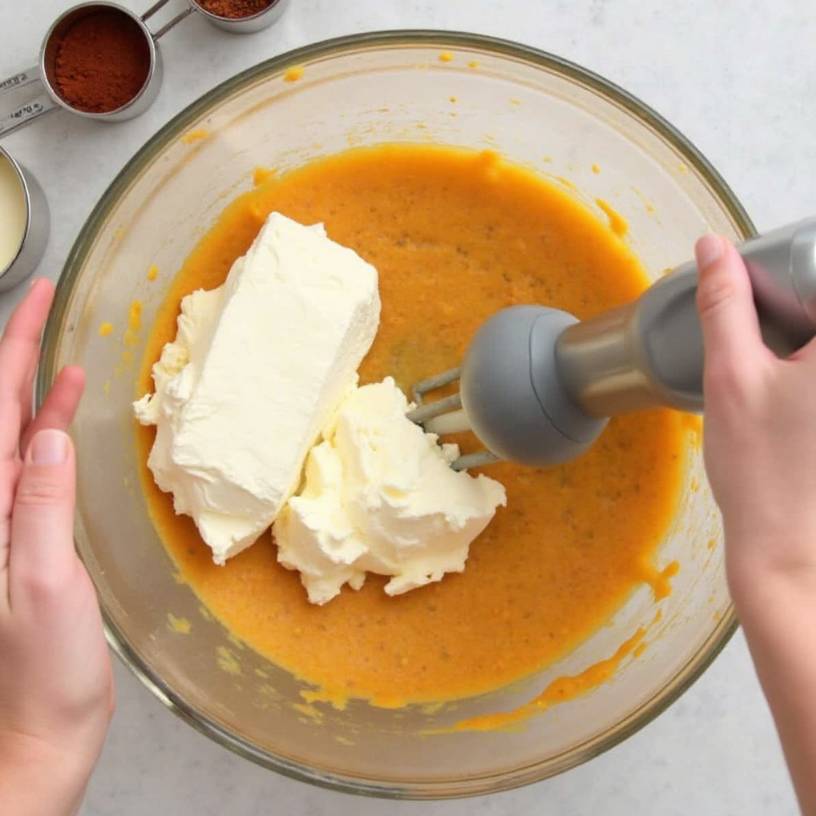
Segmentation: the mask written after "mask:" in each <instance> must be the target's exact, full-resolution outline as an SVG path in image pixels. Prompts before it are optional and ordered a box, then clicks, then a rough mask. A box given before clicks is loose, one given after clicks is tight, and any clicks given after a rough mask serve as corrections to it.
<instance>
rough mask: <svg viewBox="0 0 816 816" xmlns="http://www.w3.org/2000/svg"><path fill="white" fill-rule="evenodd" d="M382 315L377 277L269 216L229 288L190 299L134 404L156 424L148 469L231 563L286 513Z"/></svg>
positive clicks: (302, 229) (340, 250)
mask: <svg viewBox="0 0 816 816" xmlns="http://www.w3.org/2000/svg"><path fill="white" fill-rule="evenodd" d="M379 319H380V298H379V293H378V282H377V271H376V269H374V267H373V266H371V265H370V264H368V263H366V262H365V261H363V260H362V259H361V258H360V257H359V256H358V255H357V254H356V253H355V252H353V251H352V250H350V249H347V248H345V247H342V246H340V245H339V244H336V243H334V242H333V241H331V240H330V239H329V238H328V237H327V236H326V232H325V230H324V229H323V226H322V225H320V224H318V225H315V226H311V227H306V226H303V225H301V224H298V223H296V222H295V221H292V220H290V219H288V218H286V217H284V216H282V215H280V214H278V213H273V214H272V215H270V217H269V218H268V220H267V221H266V223H265V225H264V226H263V228H262V229H261V232H260V233H259V234H258V237H257V238H256V240H255V242H254V243H253V244H252V247H251V248H250V249H249V251H248V252H247V253H246V255H245V256H244V257H242V258H239V259H238V260H237V261H236V262H235V264H234V265H233V267H232V269H231V270H230V273H229V276H228V277H227V280H226V282H225V283H224V285H223V286H221V287H219V288H218V289H214V290H212V291H209V292H205V291H198V292H194V293H193V294H191V295H189V296H187V297H185V298H184V299H183V301H182V304H181V315H180V317H179V319H178V334H177V336H176V338H175V340H174V341H173V342H172V343H168V344H167V345H166V346H165V347H164V349H163V351H162V354H161V359H160V360H159V361H158V363H156V365H155V366H154V367H153V372H152V373H153V382H154V385H155V393H154V394H152V395H150V394H148V395H145V396H144V397H143V398H142V399H140V400H139V401H138V402H136V403H135V404H134V410H135V414H136V417H137V419H138V420H139V421H140V422H141V423H142V424H143V425H156V427H157V433H156V441H155V444H154V445H153V448H152V450H151V452H150V456H149V459H148V466H149V467H150V469H151V471H152V472H153V476H154V478H155V481H156V484H157V485H158V486H159V487H160V488H161V489H162V490H164V491H166V492H172V494H173V497H174V504H175V510H176V513H185V514H187V515H190V516H192V517H193V519H194V520H195V523H196V525H197V527H198V530H199V532H200V533H201V537H202V538H203V539H204V541H206V543H207V544H208V545H209V546H210V547H211V548H212V551H213V560H214V561H215V563H217V564H223V563H224V562H225V561H226V559H227V558H230V557H231V556H234V555H236V554H237V553H239V552H241V551H242V550H243V549H245V548H246V547H248V546H249V545H251V544H252V543H253V542H255V541H256V540H257V538H258V537H259V536H260V535H261V533H263V532H264V531H265V530H266V529H267V528H268V527H269V526H270V524H271V523H272V522H273V521H274V520H275V519H276V517H277V516H278V514H279V512H280V510H281V508H282V507H283V506H284V504H285V502H286V501H287V499H288V498H289V497H290V496H291V495H292V493H293V492H294V491H295V489H296V488H297V486H298V483H299V480H300V477H301V472H302V470H303V465H304V462H305V460H306V457H307V455H308V453H309V449H310V448H311V447H312V446H313V445H314V444H315V443H316V442H317V441H318V438H319V435H320V431H321V429H322V428H323V427H324V426H325V425H326V423H327V422H328V420H329V419H330V417H331V415H332V413H333V412H334V411H335V409H336V408H337V405H338V404H339V403H340V401H341V400H342V398H343V397H344V396H345V394H347V393H348V392H349V391H350V390H352V389H353V388H354V387H355V386H356V383H357V373H356V372H357V368H358V366H359V365H360V363H361V362H362V360H363V357H365V355H366V353H367V352H368V350H369V348H370V347H371V343H372V342H373V340H374V336H375V335H376V333H377V328H378V327H379Z"/></svg>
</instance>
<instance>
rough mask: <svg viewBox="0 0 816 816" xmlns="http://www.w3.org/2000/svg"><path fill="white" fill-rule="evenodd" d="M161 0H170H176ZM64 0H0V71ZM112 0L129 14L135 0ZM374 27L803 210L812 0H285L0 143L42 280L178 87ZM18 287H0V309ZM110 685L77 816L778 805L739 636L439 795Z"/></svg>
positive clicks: (612, 814) (768, 220) (766, 208)
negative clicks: (263, 757) (457, 56)
mask: <svg viewBox="0 0 816 816" xmlns="http://www.w3.org/2000/svg"><path fill="white" fill-rule="evenodd" d="M173 3H174V4H175V7H176V8H182V7H183V0H173ZM67 5H68V2H65V3H55V2H54V0H25V2H18V3H11V2H10V0H6V1H5V2H3V3H2V4H0V43H2V48H0V76H8V75H10V74H12V73H16V72H17V71H18V70H20V69H23V68H27V67H29V65H32V64H33V63H34V62H35V59H36V54H37V53H38V49H39V46H40V41H41V38H42V37H43V35H44V33H45V31H46V29H47V27H48V25H49V24H50V22H51V21H52V19H53V17H54V15H55V14H56V12H57V10H58V9H61V8H62V7H63V6H67ZM125 5H127V6H129V7H132V8H134V10H136V11H139V12H143V11H144V10H145V8H146V7H147V6H148V5H149V2H148V0H145V2H144V3H140V2H135V1H134V0H126V2H125ZM536 7H538V9H539V10H534V9H536ZM387 28H447V29H459V30H471V31H475V32H478V33H483V34H491V35H495V36H500V37H505V38H508V39H513V40H517V41H520V42H522V43H525V44H527V45H531V46H536V47H538V48H541V49H544V50H547V51H551V52H553V53H555V54H558V55H560V56H562V57H566V58H568V59H570V60H573V61H575V62H578V63H580V64H582V65H584V66H586V67H588V68H591V69H593V70H595V71H597V72H598V73H600V74H602V75H604V76H606V77H607V78H609V79H611V80H613V81H614V82H616V83H618V84H620V85H622V86H623V87H624V88H626V89H628V90H629V91H631V92H633V93H634V94H636V95H637V96H639V97H640V98H641V99H643V100H644V101H645V102H647V103H648V104H650V105H652V106H653V107H654V108H656V109H657V110H658V111H659V112H660V113H662V114H663V115H664V116H666V117H667V118H668V119H669V120H670V121H671V122H673V123H674V124H675V125H676V126H678V127H679V128H680V130H681V131H683V132H684V133H685V134H686V135H687V136H688V137H690V138H691V140H692V141H693V142H695V143H696V144H697V146H698V147H699V148H700V149H701V150H702V151H703V153H705V154H706V155H707V156H708V158H709V159H711V160H712V162H713V163H714V165H715V166H716V167H717V168H718V169H719V170H720V171H721V173H722V174H723V176H724V177H725V179H726V180H727V181H728V182H729V183H730V185H731V186H732V188H733V189H734V190H735V192H736V193H737V195H738V197H739V198H740V199H741V200H742V202H743V203H744V205H745V206H746V208H747V210H748V212H749V213H750V215H751V216H752V218H753V219H754V221H755V223H756V224H757V226H758V227H759V228H760V229H763V228H768V227H771V226H774V225H777V224H781V223H783V222H785V221H787V220H789V219H794V218H797V217H801V216H804V215H806V214H812V213H814V212H816V186H814V184H813V181H812V178H811V176H810V173H813V172H814V171H816V159H815V158H814V157H815V156H816V153H814V150H813V134H814V133H816V104H814V99H816V59H814V56H813V47H812V44H813V42H816V9H815V8H814V6H813V3H812V0H787V2H784V3H779V2H777V0H751V2H744V0H720V2H718V3H716V4H714V3H711V2H710V1H709V0H685V2H682V3H669V2H666V1H665V0H648V2H643V0H552V2H547V3H533V2H530V0H526V2H525V0H446V2H442V0H342V2H337V0H335V1H334V2H332V0H292V2H291V6H290V8H289V10H288V11H287V13H286V15H285V16H284V18H283V19H282V20H281V21H280V22H279V23H278V24H277V25H276V26H274V27H273V28H272V29H270V30H268V31H266V32H263V33H261V34H256V35H253V36H251V37H242V38H235V37H232V36H230V35H228V34H224V33H223V32H220V31H217V30H215V29H213V28H212V27H210V26H209V25H208V24H207V23H205V22H204V21H203V20H201V19H199V18H198V17H194V18H190V19H188V20H187V21H185V22H184V23H183V24H182V25H180V26H179V27H178V28H176V29H175V30H173V31H172V32H170V33H169V34H168V35H167V36H166V37H165V38H164V39H163V40H162V51H163V53H164V60H165V81H164V86H163V89H162V93H161V95H160V97H159V99H158V101H157V102H156V104H155V105H154V106H153V108H152V109H151V110H150V111H148V112H147V113H146V114H145V115H144V116H142V117H141V118H139V119H136V120H134V121H131V122H127V123H124V124H121V125H115V126H107V127H105V126H99V125H96V124H94V123H89V122H87V121H84V120H81V119H78V118H76V117H72V116H70V115H69V114H65V113H63V112H59V113H56V114H52V115H51V116H50V117H48V118H47V119H45V120H43V121H41V122H39V123H37V124H35V125H34V126H32V127H29V128H27V129H25V130H23V131H21V132H18V133H16V134H13V135H12V136H10V137H8V138H7V139H6V140H4V142H3V145H4V147H6V148H7V149H8V150H10V151H11V152H12V153H13V154H14V155H15V157H16V158H18V159H19V160H20V161H22V162H23V163H24V164H26V165H27V166H28V167H29V168H30V169H31V170H32V171H33V172H34V174H35V175H36V176H37V177H38V178H39V180H40V181H41V183H42V184H43V186H44V187H45V188H46V191H47V195H48V198H49V200H50V203H51V210H52V217H53V226H52V232H51V240H50V244H49V247H48V251H47V254H46V257H45V259H44V261H43V264H42V266H41V268H40V274H46V275H50V276H51V277H53V278H55V279H56V278H57V277H58V275H59V272H60V268H61V265H62V262H63V260H64V258H65V257H66V254H67V253H68V250H69V248H70V245H71V243H72V242H73V240H74V238H75V237H76V235H77V232H78V231H79V229H80V228H81V226H82V223H83V221H84V219H85V217H86V215H87V214H88V213H89V211H90V209H91V207H92V206H93V204H94V203H95V202H96V200H97V198H98V197H99V195H100V194H101V193H102V191H103V190H104V189H105V187H106V186H107V185H108V183H109V182H110V180H111V179H112V178H113V176H114V174H115V173H116V172H117V171H118V170H119V169H120V168H121V166H122V165H123V164H124V163H125V162H126V161H127V160H128V159H129V158H130V156H131V155H132V154H133V153H134V152H135V151H136V150H137V149H138V148H139V147H140V146H141V144H142V143H143V142H144V141H145V140H146V139H147V138H148V137H149V136H150V135H151V134H153V132H154V131H155V130H156V129H157V128H158V127H159V126H160V125H162V124H164V123H165V122H166V121H167V120H168V119H169V118H170V117H171V116H173V115H174V114H175V113H177V112H178V111H179V110H181V109H182V108H183V107H184V106H186V105H187V104H188V103H189V102H191V101H192V100H194V99H196V98H197V97H198V96H200V95H201V94H203V93H204V92H206V91H207V90H208V89H209V88H211V87H212V86H214V85H215V84H217V83H219V82H221V81H222V80H224V79H226V78H227V77H229V76H231V75H232V74H234V73H236V72H237V71H239V70H242V69H244V68H246V67H248V66H250V65H252V64H254V63H256V62H258V61H260V60H261V59H263V58H266V57H269V56H272V55H274V54H278V53H280V52H283V51H285V50H288V49H290V48H293V47H296V46H301V45H304V44H306V43H309V42H313V41H316V40H321V39H325V38H327V37H333V36H336V35H341V34H349V33H353V32H358V31H364V30H377V29H387ZM24 288H25V287H18V289H17V290H15V291H12V292H10V293H6V294H4V295H1V296H0V325H3V324H4V323H5V320H6V319H7V317H8V314H9V312H10V310H11V308H12V307H13V305H14V304H15V303H16V301H17V300H19V298H20V297H21V296H22V290H23V289H24ZM116 681H117V684H118V701H119V702H118V708H117V713H116V716H115V718H114V721H113V726H112V729H111V732H110V736H109V739H108V742H107V747H106V749H105V752H104V755H103V757H102V760H101V762H100V765H99V767H98V770H97V772H96V775H95V777H94V779H93V782H92V784H91V787H90V791H89V794H88V798H87V802H86V804H85V807H84V810H83V811H82V814H83V816H92V814H93V815H96V814H104V815H105V816H143V815H144V814H151V816H185V814H191V816H192V814H195V816H214V815H215V814H219V816H220V814H222V813H229V814H231V816H251V814H286V816H320V815H321V814H332V816H344V814H354V816H365V814H380V813H383V812H388V813H394V814H399V813H409V812H412V813H416V812H422V813H424V814H429V816H430V814H439V815H440V816H464V814H471V813H473V812H474V811H475V812H478V813H484V814H492V815H493V816H505V815H506V814H507V815H508V816H509V814H514V816H523V814H533V813H536V814H538V813H548V814H559V816H568V815H569V814H595V813H598V814H604V816H637V814H649V816H656V815H657V814H659V815H660V816H670V815H671V814H678V815H679V814H688V813H703V814H709V813H718V814H740V816H760V814H762V816H765V814H769V813H773V814H775V815H776V816H783V815H784V814H793V813H796V807H795V802H794V798H793V794H792V791H791V788H790V785H789V781H788V777H787V773H786V770H785V766H784V763H783V761H782V756H781V752H780V749H779V745H778V742H777V738H776V735H775V732H774V729H773V724H772V721H771V719H770V716H769V713H768V710H767V706H766V704H765V701H764V699H763V697H762V694H761V692H760V689H759V686H758V684H757V681H756V678H755V676H754V671H753V667H752V665H751V662H750V659H749V656H748V652H747V649H746V646H745V641H744V639H743V638H742V636H741V635H739V634H738V635H737V636H736V637H735V638H734V639H733V640H732V642H731V643H730V645H729V646H728V647H727V648H726V650H725V651H724V652H723V654H722V655H721V657H720V658H719V659H718V660H717V661H716V663H715V664H714V666H713V667H712V668H711V669H709V671H708V672H707V673H706V674H705V676H704V677H703V678H702V679H701V680H700V681H699V682H698V683H697V684H696V685H695V686H694V687H693V688H692V689H691V690H690V691H689V692H688V693H687V694H686V695H685V696H684V697H683V698H682V699H681V700H680V701H679V702H678V703H676V704H675V705H674V706H673V707H672V708H671V709H670V710H669V711H668V712H666V713H665V714H663V715H662V716H661V717H659V718H658V720H657V721H656V722H654V723H652V724H651V725H649V726H648V727H647V728H645V729H644V730H643V731H641V732H640V733H638V734H637V735H635V736H634V737H632V738H631V739H629V740H628V741H627V742H625V743H624V744H623V745H621V746H619V747H617V748H615V749H614V750H612V751H611V752H609V753H607V754H605V755H604V756H602V757H601V758H599V759H596V760H594V761H593V762H591V763H589V764H587V765H584V766H583V767H581V768H578V769H576V770H574V771H571V772H569V773H566V774H564V775H562V776H560V777H558V778H556V779H554V780H550V781H548V782H544V783H541V784H538V785H534V786H531V787H528V788H524V789H521V790H518V791H515V792H511V793H506V794H499V795H495V796H491V797H485V798H480V799H474V800H465V801H458V802H440V803H424V804H416V803H385V802H378V801H372V800H363V799H357V798H354V797H349V796H343V795H340V794H335V793H330V792H326V791H322V790H317V789H314V788H311V787H309V786H307V785H305V784H301V783H297V782H292V781H290V780H288V779H284V778H282V777H279V776H277V775H275V774H273V773H271V772H269V771H265V770H262V769H261V768H258V767H255V766H254V765H252V764H250V763H249V762H246V761H244V760H241V759H238V758H237V757H235V756H232V755H231V754H229V753H228V752H226V751H225V750H223V749H221V748H219V747H218V746H217V745H215V744H214V743H211V742H209V741H208V740H207V739H206V738H205V737H202V736H200V735H199V734H197V733H196V732H194V731H193V730H192V729H191V728H189V727H188V726H187V725H185V724H184V723H182V722H181V721H180V720H178V719H177V718H176V717H174V716H173V715H172V714H170V713H169V712H167V711H166V710H165V709H164V708H163V707H162V706H161V704H160V703H159V702H158V701H157V700H155V699H154V698H153V697H152V696H151V694H150V693H149V692H148V691H146V690H145V689H143V688H142V687H141V686H140V685H139V683H138V682H137V681H136V680H135V679H134V678H133V677H132V676H131V675H130V673H129V672H128V670H127V669H125V668H124V667H122V666H121V665H118V664H117V666H116Z"/></svg>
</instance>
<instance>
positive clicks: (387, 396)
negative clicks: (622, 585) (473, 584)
mask: <svg viewBox="0 0 816 816" xmlns="http://www.w3.org/2000/svg"><path fill="white" fill-rule="evenodd" d="M408 410H409V405H408V401H407V400H406V398H405V395H404V394H403V393H402V391H400V390H399V389H398V388H397V386H396V385H395V383H394V381H393V380H392V379H391V378H390V377H389V378H387V379H385V380H384V381H383V382H381V383H377V384H374V385H366V386H363V387H362V388H358V389H356V390H355V391H353V392H352V393H351V394H350V395H349V396H347V397H346V399H345V400H344V401H343V402H342V403H341V404H340V407H339V408H338V410H337V413H336V414H335V416H334V418H333V419H332V421H331V423H330V424H329V425H328V426H327V428H326V429H324V432H323V436H324V441H323V442H321V443H320V444H319V445H317V446H316V447H314V448H313V449H312V451H311V453H310V454H309V458H308V461H307V463H306V479H305V486H304V488H303V490H302V491H301V492H300V493H299V495H297V496H293V497H292V498H291V499H290V500H289V502H288V503H287V505H286V507H284V509H283V511H282V512H281V514H280V516H279V517H278V520H277V522H276V523H275V526H274V533H275V539H276V541H277V545H278V560H279V561H280V562H281V563H282V564H283V565H284V566H285V567H288V568H289V569H293V570H298V571H299V572H300V576H301V581H302V583H303V585H304V587H305V588H306V591H307V593H308V595H309V600H310V601H311V602H312V603H314V604H324V603H326V602H327V601H330V600H331V599H332V598H334V597H335V596H336V595H337V594H338V593H339V592H340V589H341V587H342V586H343V585H344V584H346V583H348V584H349V585H350V586H351V587H353V588H354V589H359V588H360V587H361V586H362V585H363V583H364V582H365V578H366V573H367V572H374V573H379V574H381V575H390V576H392V578H391V580H390V581H389V582H388V584H387V585H386V587H385V591H386V592H387V593H388V594H389V595H399V594H401V593H403V592H408V591H409V590H411V589H415V588H416V587H420V586H424V585H425V584H428V583H431V582H432V581H439V580H441V578H442V577H443V575H444V574H445V573H448V572H461V571H462V570H463V569H464V567H465V562H466V560H467V557H468V550H469V547H470V544H471V542H472V541H473V539H475V538H476V536H478V535H479V533H481V532H482V530H484V528H485V527H486V526H487V524H488V523H489V522H490V520H491V519H492V518H493V516H494V514H495V512H496V508H497V506H498V505H504V504H505V503H506V496H505V491H504V488H503V487H502V485H500V484H499V483H498V482H496V481H494V480H493V479H490V478H488V477H486V476H483V475H480V476H478V477H476V478H474V477H473V476H471V475H469V474H468V473H465V472H456V471H454V470H451V468H450V462H452V461H453V459H455V458H456V457H457V456H458V455H459V451H458V449H457V446H456V445H442V446H440V445H439V444H438V443H437V438H436V436H434V435H433V434H426V433H425V432H424V431H423V430H422V428H420V427H419V426H417V425H415V424H414V423H412V422H411V421H410V420H409V419H408V418H407V417H406V416H405V414H406V412H407V411H408Z"/></svg>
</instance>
